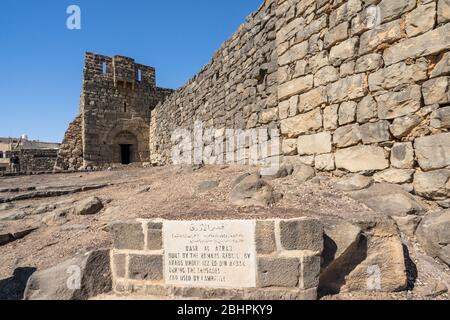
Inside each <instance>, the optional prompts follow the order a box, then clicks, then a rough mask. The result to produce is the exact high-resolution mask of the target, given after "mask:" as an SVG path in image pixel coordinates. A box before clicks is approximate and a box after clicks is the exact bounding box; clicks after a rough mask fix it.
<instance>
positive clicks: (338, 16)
mask: <svg viewBox="0 0 450 320" xmlns="http://www.w3.org/2000/svg"><path fill="white" fill-rule="evenodd" d="M361 9H362V3H361V1H360V0H349V1H346V2H344V3H343V4H342V5H341V6H340V7H338V8H337V9H336V10H334V11H332V12H331V14H330V22H329V23H330V27H334V26H335V25H337V24H339V23H341V22H343V21H349V20H350V18H352V17H353V16H354V15H355V14H356V13H358V12H359V11H360V10H361Z"/></svg>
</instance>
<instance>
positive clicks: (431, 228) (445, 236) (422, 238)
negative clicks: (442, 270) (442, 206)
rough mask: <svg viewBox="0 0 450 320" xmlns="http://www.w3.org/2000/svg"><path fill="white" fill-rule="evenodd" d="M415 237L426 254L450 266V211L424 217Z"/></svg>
mask: <svg viewBox="0 0 450 320" xmlns="http://www.w3.org/2000/svg"><path fill="white" fill-rule="evenodd" d="M416 236H417V239H418V240H419V242H420V244H421V245H422V247H423V249H424V250H425V251H426V252H427V254H429V255H431V256H432V257H435V258H439V259H441V260H442V261H443V262H445V263H446V264H447V265H449V266H450V210H443V211H437V212H433V213H430V214H428V215H426V216H425V217H424V218H423V220H422V223H421V224H420V225H419V228H418V229H417V232H416Z"/></svg>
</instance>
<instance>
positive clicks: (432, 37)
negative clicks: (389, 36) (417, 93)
mask: <svg viewBox="0 0 450 320" xmlns="http://www.w3.org/2000/svg"><path fill="white" fill-rule="evenodd" d="M449 49H450V24H445V25H443V26H442V27H440V28H437V29H434V30H431V31H428V32H426V33H424V34H422V35H420V36H417V37H414V38H409V39H405V40H403V41H400V42H398V43H396V44H394V45H392V46H390V47H389V48H387V49H386V50H385V51H384V55H383V58H384V63H385V65H386V66H389V65H391V64H394V63H397V62H400V61H404V60H406V59H408V58H418V57H425V56H429V55H432V54H436V53H439V52H441V51H444V50H449Z"/></svg>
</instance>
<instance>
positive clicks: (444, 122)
mask: <svg viewBox="0 0 450 320" xmlns="http://www.w3.org/2000/svg"><path fill="white" fill-rule="evenodd" d="M430 125H431V126H432V127H433V128H435V129H450V107H445V108H441V109H438V110H436V111H434V112H433V113H432V114H431V117H430Z"/></svg>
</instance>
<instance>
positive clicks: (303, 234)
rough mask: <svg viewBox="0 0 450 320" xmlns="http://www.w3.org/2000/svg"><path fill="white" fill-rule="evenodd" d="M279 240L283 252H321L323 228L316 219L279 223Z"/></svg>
mask: <svg viewBox="0 0 450 320" xmlns="http://www.w3.org/2000/svg"><path fill="white" fill-rule="evenodd" d="M280 238H281V246H282V248H283V249H285V250H310V251H313V252H322V250H323V226H322V224H321V223H320V221H318V220H316V219H311V218H304V219H295V220H283V221H280Z"/></svg>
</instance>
